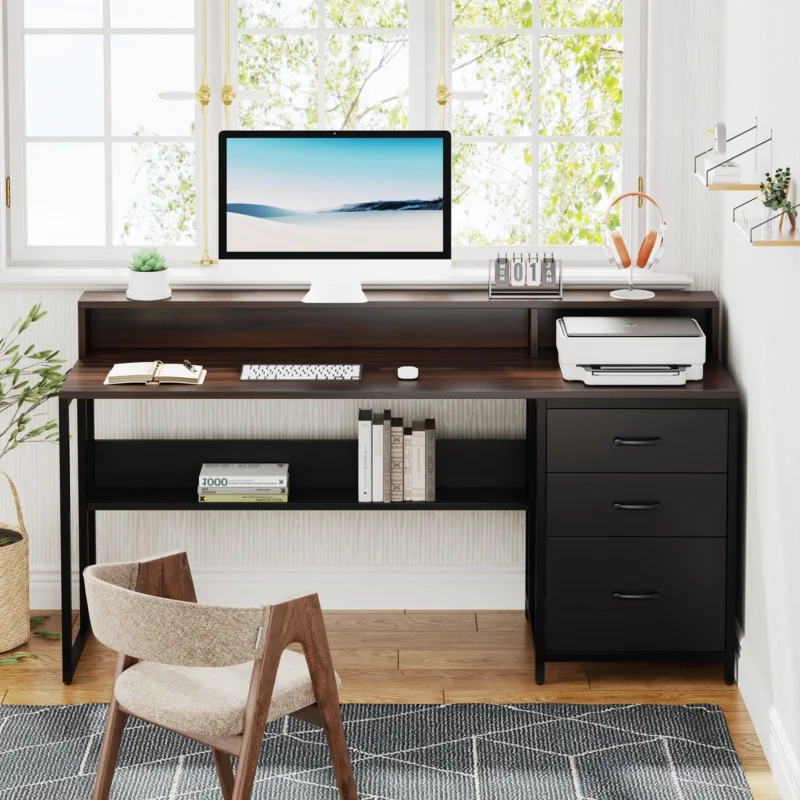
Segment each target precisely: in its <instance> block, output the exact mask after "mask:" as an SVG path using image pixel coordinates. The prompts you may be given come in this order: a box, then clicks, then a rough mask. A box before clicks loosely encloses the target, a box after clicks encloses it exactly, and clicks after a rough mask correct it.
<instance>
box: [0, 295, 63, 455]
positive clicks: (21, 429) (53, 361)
mask: <svg viewBox="0 0 800 800" xmlns="http://www.w3.org/2000/svg"><path fill="white" fill-rule="evenodd" d="M46 314H47V312H46V311H42V305H41V303H37V304H36V305H35V306H33V308H32V309H31V310H30V311H29V312H28V315H27V316H26V317H24V318H22V317H20V319H18V320H17V321H16V322H15V323H14V324H13V325H12V326H11V329H10V330H9V331H8V333H7V334H6V335H5V336H3V337H2V338H0V459H2V458H3V456H5V455H7V454H8V453H10V452H11V451H12V450H15V449H16V448H17V447H19V446H20V445H21V444H24V443H25V442H51V443H55V442H56V441H58V422H57V420H55V419H51V420H48V421H46V422H42V421H41V420H40V418H41V417H42V416H44V412H43V411H39V410H38V409H40V408H41V406H42V405H43V404H44V403H45V402H46V401H47V400H49V399H50V398H51V397H55V396H56V395H57V394H58V391H59V389H60V388H61V385H62V384H63V383H64V380H65V379H66V377H67V376H66V374H65V373H64V372H62V369H61V367H62V365H63V364H64V359H62V358H58V353H59V351H58V350H37V349H36V345H30V346H29V347H27V348H26V349H25V350H23V349H22V345H21V344H20V343H19V338H20V336H21V335H22V334H23V333H24V332H25V331H26V330H27V329H28V328H30V326H31V325H33V324H35V323H36V322H38V321H39V320H40V319H42V318H43V317H44V316H45V315H46Z"/></svg>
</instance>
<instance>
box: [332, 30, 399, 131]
mask: <svg viewBox="0 0 800 800" xmlns="http://www.w3.org/2000/svg"><path fill="white" fill-rule="evenodd" d="M325 125H326V127H327V128H331V129H333V130H344V129H347V128H351V129H356V130H358V129H361V130H391V129H403V128H407V127H408V38H407V37H406V36H328V37H327V47H326V53H325Z"/></svg>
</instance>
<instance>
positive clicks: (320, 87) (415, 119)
mask: <svg viewBox="0 0 800 800" xmlns="http://www.w3.org/2000/svg"><path fill="white" fill-rule="evenodd" d="M230 1H231V18H232V19H231V31H230V37H231V38H230V49H231V82H232V83H233V85H234V88H235V89H236V100H234V102H233V105H232V106H231V127H232V128H236V127H237V126H236V124H235V123H236V121H237V120H238V117H239V114H238V110H239V101H240V100H264V99H266V98H267V95H266V93H265V92H255V91H245V90H242V91H240V90H239V89H238V88H236V83H237V72H238V69H237V68H238V63H239V36H240V35H243V34H248V33H249V34H254V35H256V36H263V35H270V34H272V35H289V36H291V35H301V36H310V35H316V38H317V102H318V110H319V115H318V120H319V123H318V125H317V129H318V130H327V128H326V126H325V37H326V36H330V35H339V36H369V35H376V36H392V35H396V36H407V37H408V61H409V84H408V127H409V130H417V129H424V128H426V127H427V125H426V113H425V106H426V94H427V93H428V92H430V91H432V90H431V87H430V83H431V82H430V79H429V78H428V76H427V71H426V68H425V67H426V58H425V54H426V50H427V47H428V44H427V42H428V40H429V39H430V37H428V36H427V35H426V34H427V30H426V23H427V20H426V13H425V12H426V3H429V2H430V0H408V27H407V28H344V27H342V28H339V27H331V26H328V25H327V24H326V23H327V15H326V12H325V0H317V28H316V30H314V29H313V28H237V27H236V9H237V0H230ZM437 2H438V0H437ZM223 29H224V26H223ZM436 41H438V40H436ZM434 86H435V83H434Z"/></svg>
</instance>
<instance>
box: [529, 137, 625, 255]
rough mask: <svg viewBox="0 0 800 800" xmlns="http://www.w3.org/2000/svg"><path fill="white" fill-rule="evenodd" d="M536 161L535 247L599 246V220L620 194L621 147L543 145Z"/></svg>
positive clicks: (600, 223) (600, 233)
mask: <svg viewBox="0 0 800 800" xmlns="http://www.w3.org/2000/svg"><path fill="white" fill-rule="evenodd" d="M539 159H540V163H539V242H538V243H539V244H540V245H570V244H575V245H600V244H602V243H603V217H604V216H605V213H606V210H607V209H608V205H609V203H610V202H611V200H613V199H614V197H616V196H617V194H619V193H620V186H621V183H622V180H621V175H622V145H621V144H620V143H619V142H599V143H598V144H586V143H581V144H576V143H569V144H568V143H564V142H557V143H545V144H542V145H540V147H539ZM617 214H618V212H617ZM617 219H618V217H617Z"/></svg>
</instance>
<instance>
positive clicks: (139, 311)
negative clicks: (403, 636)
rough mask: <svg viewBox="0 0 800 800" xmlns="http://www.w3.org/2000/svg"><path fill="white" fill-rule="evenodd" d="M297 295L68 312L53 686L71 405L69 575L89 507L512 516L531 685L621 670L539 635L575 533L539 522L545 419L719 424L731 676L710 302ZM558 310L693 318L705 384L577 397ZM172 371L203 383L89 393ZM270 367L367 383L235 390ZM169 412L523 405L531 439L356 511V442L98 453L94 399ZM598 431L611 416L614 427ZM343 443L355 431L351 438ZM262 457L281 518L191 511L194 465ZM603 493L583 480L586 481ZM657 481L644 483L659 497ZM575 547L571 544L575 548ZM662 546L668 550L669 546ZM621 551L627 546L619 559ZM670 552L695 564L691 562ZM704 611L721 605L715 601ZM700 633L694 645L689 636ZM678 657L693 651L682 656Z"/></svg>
mask: <svg viewBox="0 0 800 800" xmlns="http://www.w3.org/2000/svg"><path fill="white" fill-rule="evenodd" d="M302 294H303V293H302V292H293V291H275V292H268V291H256V292H217V291H197V292H194V291H193V292H176V293H175V294H174V295H173V297H172V298H171V299H170V300H165V301H157V302H154V303H146V304H141V303H135V302H131V301H128V300H126V298H125V296H124V294H123V293H121V292H88V293H86V294H84V295H83V297H82V298H81V299H80V301H79V304H78V322H79V334H80V335H79V342H80V359H79V361H78V362H77V363H76V364H75V366H74V367H73V369H72V370H71V372H70V374H69V376H68V378H67V380H66V382H65V383H64V386H63V388H62V390H61V393H60V406H59V410H60V427H61V515H62V522H61V526H62V527H61V545H62V605H63V611H64V616H63V619H64V634H63V673H64V681H65V682H66V683H69V682H70V681H71V679H72V674H73V672H74V669H75V667H76V666H77V663H78V660H79V658H80V654H81V651H82V648H83V644H84V642H85V639H86V636H87V635H88V632H89V618H88V613H87V611H86V604H85V596H84V591H83V581H82V579H81V596H80V601H81V602H80V604H81V613H80V626H79V631H78V635H77V639H76V640H75V642H74V643H73V641H72V634H71V631H70V628H69V621H70V619H71V617H70V613H69V612H70V610H71V585H70V574H71V563H70V552H71V537H72V531H71V525H70V519H71V517H70V512H71V509H70V485H71V476H70V460H69V405H70V403H71V402H72V401H73V400H74V401H76V403H77V406H78V425H77V432H76V435H75V437H74V438H75V439H76V440H77V447H78V476H77V477H78V540H79V561H80V569H81V573H82V571H83V569H84V568H85V567H86V566H87V565H89V564H92V563H94V562H95V560H96V546H95V539H96V535H95V525H96V521H95V517H96V512H97V511H112V510H119V509H138V510H142V509H155V510H158V509H161V510H167V509H170V510H189V509H191V510H202V511H204V512H206V513H208V512H211V511H219V510H228V509H229V508H236V509H238V510H242V509H246V510H254V511H255V510H258V511H268V512H269V511H285V510H295V511H298V510H320V509H325V510H344V509H348V510H386V511H391V510H399V509H403V510H417V511H435V510H454V509H456V510H466V509H470V510H475V509H477V510H499V509H504V510H509V509H513V510H522V511H525V512H526V520H527V522H526V553H527V555H526V601H527V605H528V610H529V612H530V618H531V623H532V626H533V627H534V631H535V632H536V633H537V635H536V644H537V647H536V663H537V676H536V677H537V680H539V681H542V680H543V679H544V664H545V661H546V660H553V659H559V658H566V657H569V658H579V657H585V658H589V659H592V658H600V657H620V652H617V651H616V650H615V649H614V648H605V649H604V648H600V649H598V648H597V647H596V646H593V648H592V650H591V651H586V652H583V651H574V650H564V649H563V648H562V649H560V650H558V651H556V650H552V649H548V648H547V644H546V639H547V637H546V629H547V627H548V624H550V628H551V630H556V631H558V630H559V629H558V628H553V625H552V619H551V616H552V614H553V613H555V611H554V610H553V609H551V611H550V612H548V610H547V608H546V594H547V592H546V584H547V581H548V580H552V574H553V572H552V571H548V569H547V564H548V559H550V561H551V563H552V564H553V565H557V564H558V563H559V562H558V558H559V556H558V554H557V550H558V547H560V546H562V545H560V544H558V543H556V542H554V541H553V539H554V538H555V537H561V539H562V540H564V539H566V540H567V541H572V539H571V537H574V536H575V531H574V530H570V529H569V526H567V529H565V530H562V529H559V528H558V527H557V525H556V522H555V521H554V520H553V519H548V508H549V509H550V511H551V512H552V510H553V508H555V506H554V501H553V502H550V504H549V505H548V500H547V498H548V492H552V491H553V487H554V486H555V485H556V483H557V481H556V479H555V477H554V475H555V473H553V471H552V470H551V469H549V468H548V458H549V457H550V451H549V450H548V432H547V431H548V419H550V420H555V419H556V416H553V415H552V412H555V411H559V410H569V409H573V410H576V411H580V412H582V416H581V417H580V419H585V417H584V416H583V414H585V413H589V412H591V411H597V410H606V411H613V410H615V409H617V410H618V409H626V410H629V411H631V412H633V411H636V412H641V411H644V412H648V411H653V412H658V414H659V415H660V416H657V417H653V416H651V417H650V419H652V420H654V424H656V425H661V424H665V425H667V426H668V427H669V425H670V424H671V423H670V420H671V419H676V417H675V416H674V413H673V412H701V413H702V412H707V411H716V412H719V413H720V414H722V415H724V417H725V430H726V432H727V433H726V440H725V442H724V447H725V453H726V455H725V458H726V459H727V460H726V462H725V469H724V470H723V472H724V475H725V478H724V480H723V483H724V484H725V487H726V488H725V497H724V498H723V501H722V502H723V506H724V507H723V508H721V509H712V512H709V513H711V514H712V516H714V515H716V516H717V517H718V516H719V515H720V514H721V515H723V516H724V517H725V524H724V525H723V529H724V531H725V536H724V538H723V542H724V545H723V550H724V561H725V579H724V586H723V590H724V599H723V601H722V602H723V605H724V606H725V611H724V616H725V622H724V625H725V630H724V637H723V638H724V647H722V646H721V647H717V646H716V645H714V649H713V652H718V653H719V654H720V655H724V657H725V677H726V679H729V680H732V678H733V654H734V645H735V631H734V627H733V599H734V597H735V580H736V575H735V568H734V567H735V557H736V541H737V537H736V509H735V503H734V498H735V496H736V492H735V489H736V481H737V480H738V478H737V475H738V471H737V465H736V443H737V435H738V434H737V428H738V423H737V421H736V420H737V401H738V392H737V390H736V387H735V386H734V384H733V382H732V381H731V379H730V377H729V376H728V374H727V372H726V371H725V369H724V367H723V366H722V365H721V363H720V362H719V360H718V353H719V344H718V333H719V330H718V329H719V303H718V300H717V298H716V297H715V296H714V295H713V294H711V293H709V292H696V293H694V292H662V293H659V294H658V295H657V297H656V299H655V300H651V301H639V302H633V303H620V302H618V301H615V300H612V299H611V298H610V297H609V295H608V293H607V292H568V293H566V295H565V298H564V300H561V301H553V300H546V301H531V300H523V301H507V300H504V301H493V302H490V301H488V299H487V297H486V293H485V292H480V291H459V292H444V291H442V292H436V291H421V292H397V291H387V292H368V293H367V294H368V297H369V299H370V303H369V304H367V305H356V306H354V305H346V306H338V305H330V306H329V305H325V306H319V305H315V306H309V305H304V304H302V303H301V302H300V299H301V297H302ZM565 313H566V314H572V315H579V314H594V315H597V314H615V313H625V314H627V315H631V316H637V315H639V316H641V315H646V314H664V315H680V316H692V317H694V318H695V319H697V321H698V322H699V324H700V325H701V327H702V328H703V329H704V331H705V333H706V336H707V339H708V350H709V359H710V360H709V362H708V363H707V364H706V369H705V377H704V380H702V381H698V382H691V383H689V384H687V385H686V386H684V387H653V386H651V387H589V386H585V385H584V384H582V383H577V382H567V381H564V380H563V379H562V378H561V373H560V371H559V368H558V362H557V358H556V351H555V347H554V345H555V320H556V319H557V318H558V317H559V316H562V315H564V314H565ZM185 358H188V359H189V360H191V361H192V362H193V363H198V364H202V365H203V366H204V367H206V368H207V369H208V375H207V377H206V381H205V383H204V384H203V385H202V386H180V385H165V386H159V387H152V386H143V385H128V386H104V385H103V380H104V379H105V377H106V374H107V373H108V370H109V368H110V367H111V366H112V365H113V364H114V363H116V362H121V361H147V360H155V359H160V360H162V361H165V362H174V361H182V360H183V359H185ZM282 362H285V363H337V362H343V363H360V364H362V365H363V377H362V380H361V381H353V382H349V381H348V382H328V381H319V382H298V383H289V382H287V383H279V382H242V381H240V380H239V374H240V371H241V366H242V364H243V363H282ZM405 364H413V365H416V366H418V367H419V368H420V378H419V380H417V381H400V380H398V378H397V375H396V369H397V367H398V366H402V365H405ZM170 398H171V399H189V398H190V399H209V400H213V399H230V398H238V399H249V398H252V399H275V398H303V399H320V400H324V399H343V398H359V399H361V398H363V399H365V400H366V399H370V398H397V399H408V398H443V399H448V398H452V399H464V398H475V399H520V400H525V401H526V404H527V417H526V420H527V434H526V438H525V439H521V440H517V441H496V440H457V441H447V440H445V441H439V442H437V500H436V502H435V503H393V504H372V503H358V502H357V493H356V477H357V476H356V470H355V467H354V468H353V469H352V470H348V469H342V465H343V464H345V465H346V464H348V463H352V464H353V465H355V463H356V442H355V436H354V438H353V439H352V440H315V441H286V440H282V441H248V440H201V441H194V440H188V441H187V440H176V441H148V440H96V439H95V436H94V402H95V400H114V399H141V400H150V399H160V400H163V399H170ZM670 415H672V416H670ZM609 419H614V417H613V415H612V416H611V417H610V418H609ZM616 419H619V418H618V417H617V418H616ZM687 419H689V418H687ZM719 419H721V417H719ZM614 424H616V423H614ZM355 430H356V424H355V419H354V421H353V432H354V434H355ZM570 446H572V445H570ZM551 449H552V448H551ZM665 452H666V451H665ZM265 459H266V460H274V461H287V462H290V463H291V465H292V495H291V502H290V503H289V504H286V505H280V504H258V505H253V506H250V505H245V506H242V505H236V506H229V505H227V504H210V505H199V504H198V503H197V502H196V485H197V484H196V481H197V474H198V472H199V468H200V465H201V464H202V463H203V462H204V461H242V462H246V461H263V460H265ZM631 465H632V466H631V471H638V467H636V465H635V461H632V462H631ZM592 469H594V468H592ZM687 469H691V467H687ZM656 471H658V470H656ZM701 471H702V470H701ZM666 472H667V470H666V469H665V470H664V473H666ZM600 480H601V478H600V477H597V481H600ZM666 483H667V482H666V481H656V484H657V485H665V484H666ZM717 483H718V481H717ZM597 485H598V486H599V485H600V483H597ZM669 486H672V484H671V483H670V484H669ZM667 488H669V487H667ZM666 490H667V489H665V490H664V491H666ZM675 491H677V490H675ZM629 499H630V498H629ZM665 509H666V506H665ZM715 518H716V517H715ZM578 533H580V531H578ZM612 538H613V537H612ZM578 539H581V536H578ZM574 541H575V542H576V545H575V546H576V547H577V544H579V543H577V540H574ZM636 541H639V540H638V539H637V540H636ZM664 541H665V542H668V541H673V540H672V539H669V538H666V539H664ZM703 541H706V540H705V539H704V540H703ZM598 542H601V544H600V545H599V546H600V547H601V548H602V547H605V546H606V545H603V544H602V540H601V539H597V541H596V542H595V545H594V546H598V544H597V543H598ZM608 546H609V547H611V544H609V545H608ZM635 546H637V545H636V544H635V542H634V540H633V539H631V541H630V543H629V544H628V545H626V552H627V551H629V550H631V549H632V548H635ZM653 546H655V547H658V546H661V545H658V544H656V545H652V544H646V543H645V544H642V547H644V548H645V549H644V550H643V552H644V553H645V554H647V553H649V550H648V548H651V547H653ZM713 547H717V548H718V545H715V544H713V543H712V548H713ZM554 548H555V551H554ZM548 552H550V555H548ZM679 555H680V554H678V555H676V557H678V556H679ZM683 555H685V556H686V557H692V553H688V554H683ZM592 557H593V558H596V555H593V556H592ZM643 557H644V556H643ZM659 557H661V556H659ZM680 557H683V556H680ZM708 557H709V558H711V557H712V556H708ZM670 579H671V576H670V575H667V576H666V577H665V580H666V581H667V582H669V580H670ZM551 589H552V587H551ZM714 600H715V602H717V603H719V602H720V601H719V598H714ZM661 607H662V608H663V607H667V604H666V603H663V604H662V606H661ZM637 613H638V612H637ZM672 634H673V639H674V640H675V641H679V640H680V639H681V636H682V634H681V632H680V630H676V631H672ZM701 634H702V631H701V632H700V634H698V635H701ZM676 637H677V638H676ZM717 638H719V637H717ZM673 639H670V642H671V641H673ZM715 641H716V640H715ZM691 649H692V652H694V650H696V648H694V647H693V648H691ZM685 650H686V648H684V651H678V652H682V653H683V652H685ZM606 651H607V652H606ZM625 653H626V657H631V655H645V656H647V657H672V656H674V655H675V653H676V651H675V648H672V647H670V649H669V651H666V650H659V649H658V648H654V647H653V646H648V650H647V652H646V653H632V652H631V651H630V650H629V649H628V650H626V651H625Z"/></svg>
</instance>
